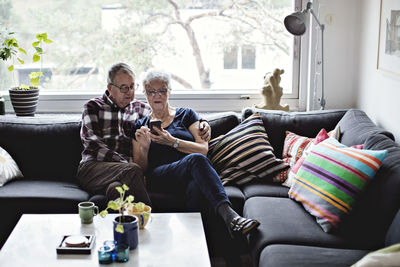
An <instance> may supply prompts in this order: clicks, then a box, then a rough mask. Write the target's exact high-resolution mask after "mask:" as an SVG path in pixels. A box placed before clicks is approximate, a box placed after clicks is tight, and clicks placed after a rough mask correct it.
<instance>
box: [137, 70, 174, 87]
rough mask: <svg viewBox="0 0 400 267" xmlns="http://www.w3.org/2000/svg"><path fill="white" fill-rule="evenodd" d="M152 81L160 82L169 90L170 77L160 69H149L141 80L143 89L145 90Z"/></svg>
mask: <svg viewBox="0 0 400 267" xmlns="http://www.w3.org/2000/svg"><path fill="white" fill-rule="evenodd" d="M153 81H161V82H164V83H165V84H166V85H167V87H168V89H171V75H170V74H169V73H168V72H166V71H163V70H160V69H149V70H147V72H146V73H145V74H144V78H143V89H145V88H146V86H147V85H149V84H150V83H151V82H153Z"/></svg>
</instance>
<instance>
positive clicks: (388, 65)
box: [377, 0, 400, 76]
mask: <svg viewBox="0 0 400 267" xmlns="http://www.w3.org/2000/svg"><path fill="white" fill-rule="evenodd" d="M377 68H378V70H382V71H385V72H390V73H392V74H395V75H399V76H400V0H381V7H380V22H379V43H378V60H377Z"/></svg>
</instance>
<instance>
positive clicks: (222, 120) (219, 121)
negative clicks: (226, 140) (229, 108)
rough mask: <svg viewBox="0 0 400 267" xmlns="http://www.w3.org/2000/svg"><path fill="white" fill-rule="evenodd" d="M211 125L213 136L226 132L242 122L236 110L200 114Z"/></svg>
mask: <svg viewBox="0 0 400 267" xmlns="http://www.w3.org/2000/svg"><path fill="white" fill-rule="evenodd" d="M200 115H201V117H202V118H203V119H206V120H207V121H208V123H209V124H210V126H211V138H215V137H218V136H220V135H223V134H226V133H227V132H229V131H230V130H232V129H233V128H235V127H236V126H237V125H239V123H240V114H237V113H235V112H219V113H214V114H211V113H209V114H207V113H205V114H200Z"/></svg>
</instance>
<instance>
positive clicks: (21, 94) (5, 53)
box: [0, 29, 53, 116]
mask: <svg viewBox="0 0 400 267" xmlns="http://www.w3.org/2000/svg"><path fill="white" fill-rule="evenodd" d="M14 34H15V33H14V32H11V31H8V30H7V29H6V30H3V31H1V32H0V35H1V36H0V58H1V59H2V60H3V61H9V60H11V61H12V64H11V65H10V66H9V67H8V70H9V71H10V72H12V71H13V70H14V63H15V59H17V60H18V61H19V63H20V64H24V63H25V62H24V61H23V60H22V59H21V58H20V56H21V55H22V54H25V55H26V54H27V53H26V51H25V49H23V48H22V47H20V46H19V43H18V41H17V39H15V38H14ZM35 38H36V39H35V41H34V42H33V43H32V47H33V48H34V49H35V52H34V53H33V56H32V62H33V63H35V62H38V61H40V70H39V71H38V72H31V73H30V74H29V78H30V83H31V85H30V86H29V85H26V84H21V85H19V86H16V87H13V88H11V89H10V90H9V93H10V99H11V102H12V104H13V107H14V111H15V113H16V114H17V116H34V114H35V111H36V106H37V102H38V100H39V89H38V86H39V82H40V77H42V76H43V73H42V65H43V57H42V56H43V53H44V52H43V45H44V44H50V43H52V42H53V41H52V40H50V39H48V38H47V33H38V34H36V36H35ZM13 79H14V76H13ZM14 82H15V79H14Z"/></svg>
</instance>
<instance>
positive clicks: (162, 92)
mask: <svg viewBox="0 0 400 267" xmlns="http://www.w3.org/2000/svg"><path fill="white" fill-rule="evenodd" d="M167 92H168V89H167V88H163V89H159V90H146V94H147V95H148V96H152V97H155V96H156V94H158V95H159V96H164V95H166V94H167Z"/></svg>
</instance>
